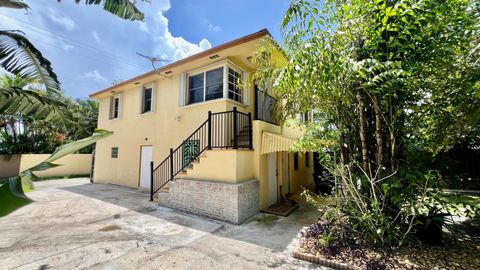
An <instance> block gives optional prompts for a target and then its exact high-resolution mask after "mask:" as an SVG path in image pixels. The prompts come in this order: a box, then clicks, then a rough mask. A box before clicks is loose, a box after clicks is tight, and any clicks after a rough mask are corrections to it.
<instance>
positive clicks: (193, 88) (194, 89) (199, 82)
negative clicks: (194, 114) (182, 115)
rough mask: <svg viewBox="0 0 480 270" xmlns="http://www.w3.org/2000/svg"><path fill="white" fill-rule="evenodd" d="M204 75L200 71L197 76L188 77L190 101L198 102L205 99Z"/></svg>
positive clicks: (191, 102) (190, 102)
mask: <svg viewBox="0 0 480 270" xmlns="http://www.w3.org/2000/svg"><path fill="white" fill-rule="evenodd" d="M203 76H204V73H200V74H198V75H195V76H190V77H188V103H189V104H193V103H198V102H202V101H203Z"/></svg>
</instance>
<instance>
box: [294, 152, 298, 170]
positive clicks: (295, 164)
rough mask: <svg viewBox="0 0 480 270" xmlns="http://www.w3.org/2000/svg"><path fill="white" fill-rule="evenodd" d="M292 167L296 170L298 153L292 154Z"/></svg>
mask: <svg viewBox="0 0 480 270" xmlns="http://www.w3.org/2000/svg"><path fill="white" fill-rule="evenodd" d="M293 169H294V170H295V171H296V170H298V153H294V154H293Z"/></svg>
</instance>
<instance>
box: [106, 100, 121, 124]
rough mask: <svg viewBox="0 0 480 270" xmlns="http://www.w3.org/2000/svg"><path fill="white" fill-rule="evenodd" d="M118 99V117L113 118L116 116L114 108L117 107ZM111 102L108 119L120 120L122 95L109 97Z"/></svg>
mask: <svg viewBox="0 0 480 270" xmlns="http://www.w3.org/2000/svg"><path fill="white" fill-rule="evenodd" d="M117 98H118V116H117V117H113V114H114V106H115V99H117ZM109 99H110V102H109V107H108V119H110V120H116V119H120V118H121V117H122V94H121V93H119V94H116V95H112V96H110V97H109Z"/></svg>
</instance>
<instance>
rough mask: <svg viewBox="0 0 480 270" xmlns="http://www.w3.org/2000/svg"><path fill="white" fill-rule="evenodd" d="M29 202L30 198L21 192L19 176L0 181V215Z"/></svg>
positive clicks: (4, 214)
mask: <svg viewBox="0 0 480 270" xmlns="http://www.w3.org/2000/svg"><path fill="white" fill-rule="evenodd" d="M31 202H32V200H31V199H30V198H28V197H27V196H25V194H24V193H23V188H22V180H21V178H20V177H19V176H15V177H11V178H8V179H4V180H3V181H0V217H3V216H6V215H8V214H10V213H11V212H13V211H15V210H17V209H18V208H20V207H23V206H25V205H27V204H29V203H31Z"/></svg>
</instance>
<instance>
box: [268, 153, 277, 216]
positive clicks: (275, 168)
mask: <svg viewBox="0 0 480 270" xmlns="http://www.w3.org/2000/svg"><path fill="white" fill-rule="evenodd" d="M270 157H274V159H275V160H274V162H272V164H273V165H274V171H273V173H274V176H275V185H274V187H275V194H276V199H275V202H274V203H272V204H270V192H271V187H270V171H271V168H270V163H271V162H270ZM267 183H268V192H267V194H268V197H267V203H268V207H270V206H272V205H274V204H276V203H278V201H279V196H278V195H279V194H278V190H279V186H278V152H273V153H268V154H267Z"/></svg>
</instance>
